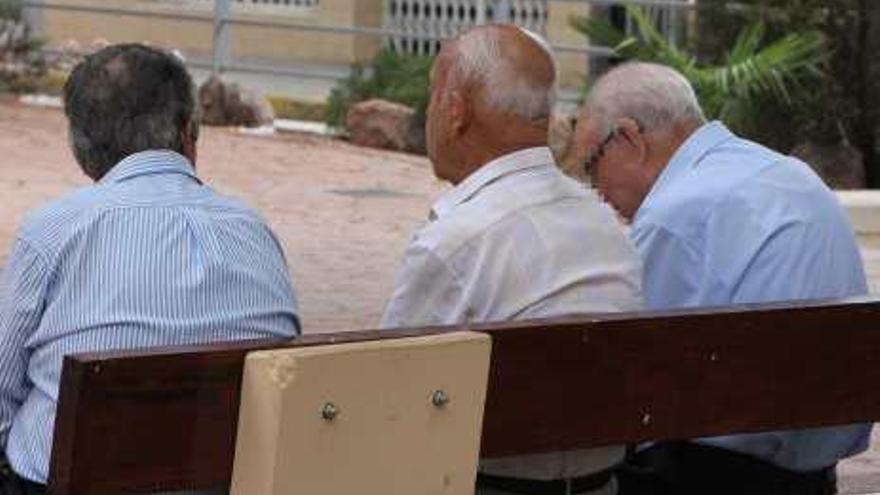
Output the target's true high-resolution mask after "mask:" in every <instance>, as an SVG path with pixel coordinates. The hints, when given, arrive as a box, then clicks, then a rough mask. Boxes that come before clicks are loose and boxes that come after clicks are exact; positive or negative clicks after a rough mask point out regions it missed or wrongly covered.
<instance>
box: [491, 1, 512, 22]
mask: <svg viewBox="0 0 880 495" xmlns="http://www.w3.org/2000/svg"><path fill="white" fill-rule="evenodd" d="M494 10H495V12H494V14H495V15H494V18H493V19H492V21H493V22H512V21H513V19H511V18H510V2H509V0H496V2H495V9H494Z"/></svg>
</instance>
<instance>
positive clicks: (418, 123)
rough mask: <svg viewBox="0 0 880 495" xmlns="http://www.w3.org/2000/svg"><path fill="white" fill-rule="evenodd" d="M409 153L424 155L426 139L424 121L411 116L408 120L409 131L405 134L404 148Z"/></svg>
mask: <svg viewBox="0 0 880 495" xmlns="http://www.w3.org/2000/svg"><path fill="white" fill-rule="evenodd" d="M405 151H407V152H409V153H414V154H416V155H422V156H426V155H427V154H428V141H427V136H426V135H425V123H424V122H423V121H422V120H421V119H418V118H415V116H413V117H412V118H410V121H409V132H407V134H406V149H405Z"/></svg>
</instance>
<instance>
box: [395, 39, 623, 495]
mask: <svg viewBox="0 0 880 495" xmlns="http://www.w3.org/2000/svg"><path fill="white" fill-rule="evenodd" d="M555 84H556V69H555V62H554V59H553V56H552V54H551V52H550V50H549V48H548V46H547V44H546V43H545V42H544V41H543V40H541V39H540V38H538V37H537V36H536V35H534V34H531V33H528V32H526V31H524V30H521V29H520V28H517V27H514V26H506V25H495V26H486V27H480V28H477V29H474V30H472V31H469V32H467V33H465V34H463V35H462V36H460V37H459V38H457V39H455V40H453V41H451V42H449V43H446V44H445V45H444V47H443V49H442V50H441V52H440V54H439V56H438V57H437V60H436V62H435V64H434V67H433V70H432V73H431V102H430V107H429V109H428V122H427V138H428V154H429V157H430V158H431V161H432V163H433V166H434V173H435V174H436V176H437V177H439V178H441V179H443V180H446V181H448V182H449V183H450V184H452V186H453V188H452V189H451V190H449V191H448V192H447V193H445V194H444V195H443V196H442V197H441V198H440V199H439V200H438V201H437V202H436V203H435V204H434V207H433V208H432V210H431V212H430V215H429V219H430V220H429V222H428V223H427V224H426V225H425V226H424V227H422V228H421V229H420V230H419V231H417V232H416V233H415V235H414V236H413V239H412V241H411V244H410V245H409V247H408V249H407V251H406V255H405V259H404V263H403V268H402V270H401V272H400V275H399V278H398V280H397V286H396V289H395V290H394V294H393V296H392V298H391V301H390V302H389V304H388V307H387V309H386V312H385V316H384V322H383V325H384V326H385V327H399V326H422V325H437V324H468V323H473V322H487V321H505V320H522V319H529V318H546V317H553V316H564V315H577V314H584V313H592V312H613V311H627V310H635V309H639V308H640V307H641V294H640V277H641V274H640V267H639V262H638V257H637V255H636V252H635V250H634V247H633V246H632V245H631V244H630V243H629V241H628V240H627V238H626V236H625V235H624V233H623V231H622V229H621V226H620V225H618V224H617V223H616V220H615V217H614V214H613V212H612V211H611V210H610V208H608V207H606V206H604V205H603V204H602V203H601V202H600V201H599V200H598V199H597V197H596V195H595V194H594V193H593V192H592V191H590V190H589V189H587V188H585V187H584V186H582V185H580V184H578V183H577V182H575V181H573V180H571V179H569V178H567V177H565V176H564V175H563V174H562V173H561V172H560V171H559V169H558V168H557V167H556V165H555V163H554V160H553V155H552V154H551V152H550V150H549V148H547V127H548V122H549V117H550V113H551V111H552V108H553V105H554V100H555ZM596 401H597V407H601V397H597V398H596ZM622 456H623V451H622V449H621V448H618V447H611V448H606V449H599V450H582V451H576V452H565V453H554V454H547V455H536V456H528V457H518V458H505V459H491V460H490V459H484V460H483V461H482V462H481V474H480V476H479V477H478V480H477V481H478V483H477V485H478V490H479V493H481V494H502V493H534V494H539V493H540V494H555V493H558V494H560V495H563V494H572V493H595V494H613V493H615V492H616V482H615V481H614V479H613V477H612V475H611V473H610V471H609V468H610V467H611V466H613V465H615V464H616V463H618V462H619V461H620V460H621V459H622Z"/></svg>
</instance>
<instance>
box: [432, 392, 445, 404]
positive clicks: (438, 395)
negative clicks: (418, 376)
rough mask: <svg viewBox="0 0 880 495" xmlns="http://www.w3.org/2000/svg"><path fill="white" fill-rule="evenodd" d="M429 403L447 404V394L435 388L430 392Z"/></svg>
mask: <svg viewBox="0 0 880 495" xmlns="http://www.w3.org/2000/svg"><path fill="white" fill-rule="evenodd" d="M431 403H432V404H434V407H444V406H446V404H449V394H447V393H446V391H444V390H435V391H434V393H433V394H431Z"/></svg>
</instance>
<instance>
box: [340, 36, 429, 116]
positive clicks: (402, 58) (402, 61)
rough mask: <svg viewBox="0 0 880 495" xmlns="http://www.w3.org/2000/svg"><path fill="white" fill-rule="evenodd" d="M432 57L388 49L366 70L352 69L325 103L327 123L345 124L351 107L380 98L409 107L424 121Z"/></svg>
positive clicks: (358, 67)
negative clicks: (403, 53) (404, 53)
mask: <svg viewBox="0 0 880 495" xmlns="http://www.w3.org/2000/svg"><path fill="white" fill-rule="evenodd" d="M432 63H433V57H428V56H415V55H402V54H398V53H395V52H394V51H392V50H390V49H385V50H382V51H381V52H379V54H378V55H376V57H375V58H374V59H373V61H372V63H371V65H370V67H369V68H364V67H363V66H360V65H355V66H354V67H352V72H351V75H350V76H349V77H348V78H346V79H345V80H343V81H341V82H340V84H339V85H338V86H337V87H336V88H334V89H333V91H332V92H331V93H330V99H329V100H328V101H327V113H326V121H327V123H328V124H330V125H331V126H334V127H341V126H343V125H344V123H345V115H346V114H347V113H348V109H349V107H351V105H353V104H355V103H358V102H361V101H364V100H369V99H371V98H382V99H384V100H389V101H393V102H396V103H400V104H403V105H407V106H409V107H412V108H413V109H415V111H416V118H417V119H419V121H420V122H424V119H425V111H426V110H427V108H428V99H429V98H430V88H429V85H428V79H429V75H430V72H431V64H432Z"/></svg>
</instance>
